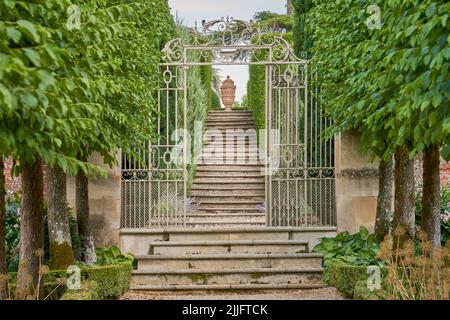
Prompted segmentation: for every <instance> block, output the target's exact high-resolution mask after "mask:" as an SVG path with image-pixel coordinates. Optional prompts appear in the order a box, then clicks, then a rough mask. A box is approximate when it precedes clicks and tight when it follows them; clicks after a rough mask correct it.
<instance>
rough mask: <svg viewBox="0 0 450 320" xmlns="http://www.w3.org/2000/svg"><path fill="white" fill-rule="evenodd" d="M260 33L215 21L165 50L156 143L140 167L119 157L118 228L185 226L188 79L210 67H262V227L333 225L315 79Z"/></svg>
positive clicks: (327, 150) (330, 163)
mask: <svg viewBox="0 0 450 320" xmlns="http://www.w3.org/2000/svg"><path fill="white" fill-rule="evenodd" d="M266 31H267V30H261V29H260V28H259V27H258V26H255V24H253V23H248V22H244V21H239V20H233V19H231V20H230V19H226V20H225V19H221V20H215V21H211V22H206V23H204V24H203V27H202V28H201V30H199V29H198V28H197V27H196V28H193V29H191V30H190V31H189V34H188V35H187V36H186V37H184V38H179V39H175V40H172V41H171V42H169V43H168V44H167V45H166V47H165V49H164V50H163V56H164V57H163V58H164V61H163V63H162V64H161V66H160V72H161V78H162V80H161V87H160V89H159V91H158V93H157V95H158V112H157V113H156V114H155V118H156V119H157V121H156V127H157V128H156V129H157V137H156V138H155V140H154V141H151V142H150V143H146V145H145V148H141V151H140V152H141V157H140V158H141V159H143V160H141V161H136V160H134V159H133V158H131V157H128V156H125V155H124V156H123V157H122V219H121V226H122V228H141V229H145V228H163V227H184V226H186V206H187V203H186V201H187V194H188V190H187V187H188V186H187V180H188V170H187V166H188V164H189V163H191V161H192V160H193V156H192V155H191V153H190V150H191V146H190V140H191V139H190V137H189V133H188V132H189V130H188V129H189V128H188V126H189V121H188V119H187V114H188V108H189V106H188V103H187V101H188V99H187V92H188V83H187V82H188V81H187V72H188V70H189V68H192V67H198V66H202V65H211V64H213V65H250V64H253V65H262V66H266V110H265V111H266V131H265V135H264V136H265V139H264V143H262V144H261V145H260V148H261V150H262V152H261V155H263V157H264V158H265V160H266V161H265V162H266V163H265V169H264V173H265V174H266V213H267V225H270V226H333V225H335V224H336V205H335V179H334V142H333V141H332V140H328V141H325V140H323V139H322V133H323V132H324V130H325V129H326V128H327V127H328V126H329V125H330V120H329V119H327V118H326V117H325V116H324V114H323V110H322V107H321V103H320V102H321V101H320V90H319V87H318V85H317V78H318V77H317V71H316V70H313V69H312V68H311V66H310V65H309V62H308V61H307V60H305V59H299V58H298V57H296V56H295V54H294V53H293V51H292V48H291V46H290V45H289V43H288V42H287V41H286V40H285V39H284V38H283V36H282V35H276V36H267V32H266ZM269 31H271V32H273V31H274V30H269ZM192 53H195V54H192ZM205 57H211V61H207V60H205V59H204V58H205Z"/></svg>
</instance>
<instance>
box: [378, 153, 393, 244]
mask: <svg viewBox="0 0 450 320" xmlns="http://www.w3.org/2000/svg"><path fill="white" fill-rule="evenodd" d="M393 182H394V161H393V158H392V157H390V158H389V159H388V160H383V159H381V160H380V165H379V169H378V199H377V214H376V217H375V238H376V240H378V241H383V240H384V238H385V237H386V236H387V235H389V233H390V225H391V219H392V191H393V190H392V186H393Z"/></svg>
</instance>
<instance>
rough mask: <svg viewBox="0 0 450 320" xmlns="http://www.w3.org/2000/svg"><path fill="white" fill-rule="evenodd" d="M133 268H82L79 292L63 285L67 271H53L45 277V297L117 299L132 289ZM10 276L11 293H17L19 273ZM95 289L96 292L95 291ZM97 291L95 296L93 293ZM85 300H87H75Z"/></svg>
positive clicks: (113, 266) (54, 298)
mask: <svg viewBox="0 0 450 320" xmlns="http://www.w3.org/2000/svg"><path fill="white" fill-rule="evenodd" d="M132 271H133V267H132V266H131V265H130V264H128V263H122V264H116V265H109V266H93V267H82V268H81V282H82V288H81V289H79V290H66V286H65V285H63V284H61V279H66V278H67V277H68V274H67V272H66V270H52V271H50V272H48V273H47V274H45V275H44V296H48V295H49V294H50V293H52V292H53V293H52V294H51V295H50V296H49V298H48V299H50V300H57V299H60V298H61V297H64V300H71V299H70V298H68V297H73V298H74V300H91V299H92V300H97V299H99V300H110V299H117V298H119V297H120V296H121V295H123V294H124V293H125V292H127V291H128V290H129V288H130V281H131V273H132ZM9 275H10V281H9V282H10V291H11V293H12V294H13V293H14V292H15V286H16V285H15V283H16V281H17V273H16V272H12V273H10V274H9ZM93 288H95V290H94V289H93ZM93 291H95V295H93V294H92V292H93ZM75 298H85V299H75Z"/></svg>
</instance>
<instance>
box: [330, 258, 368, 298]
mask: <svg viewBox="0 0 450 320" xmlns="http://www.w3.org/2000/svg"><path fill="white" fill-rule="evenodd" d="M358 281H364V282H367V267H366V266H352V265H349V264H345V263H342V262H335V263H332V264H330V265H329V266H328V279H327V284H328V285H330V286H332V287H335V288H336V289H338V290H339V292H340V293H342V295H343V296H344V297H346V298H351V299H353V298H354V291H355V286H356V283H357V282H358Z"/></svg>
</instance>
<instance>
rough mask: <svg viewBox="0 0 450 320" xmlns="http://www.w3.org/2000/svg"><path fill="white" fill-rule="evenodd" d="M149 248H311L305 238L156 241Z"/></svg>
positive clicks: (192, 251) (174, 251) (198, 251)
mask: <svg viewBox="0 0 450 320" xmlns="http://www.w3.org/2000/svg"><path fill="white" fill-rule="evenodd" d="M149 248H150V249H149V253H150V254H151V255H202V254H203V255H205V254H282V253H283V254H289V253H296V254H297V253H307V252H308V250H309V247H308V242H307V241H304V240H204V241H201V240H199V241H154V242H150V243H149Z"/></svg>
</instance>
